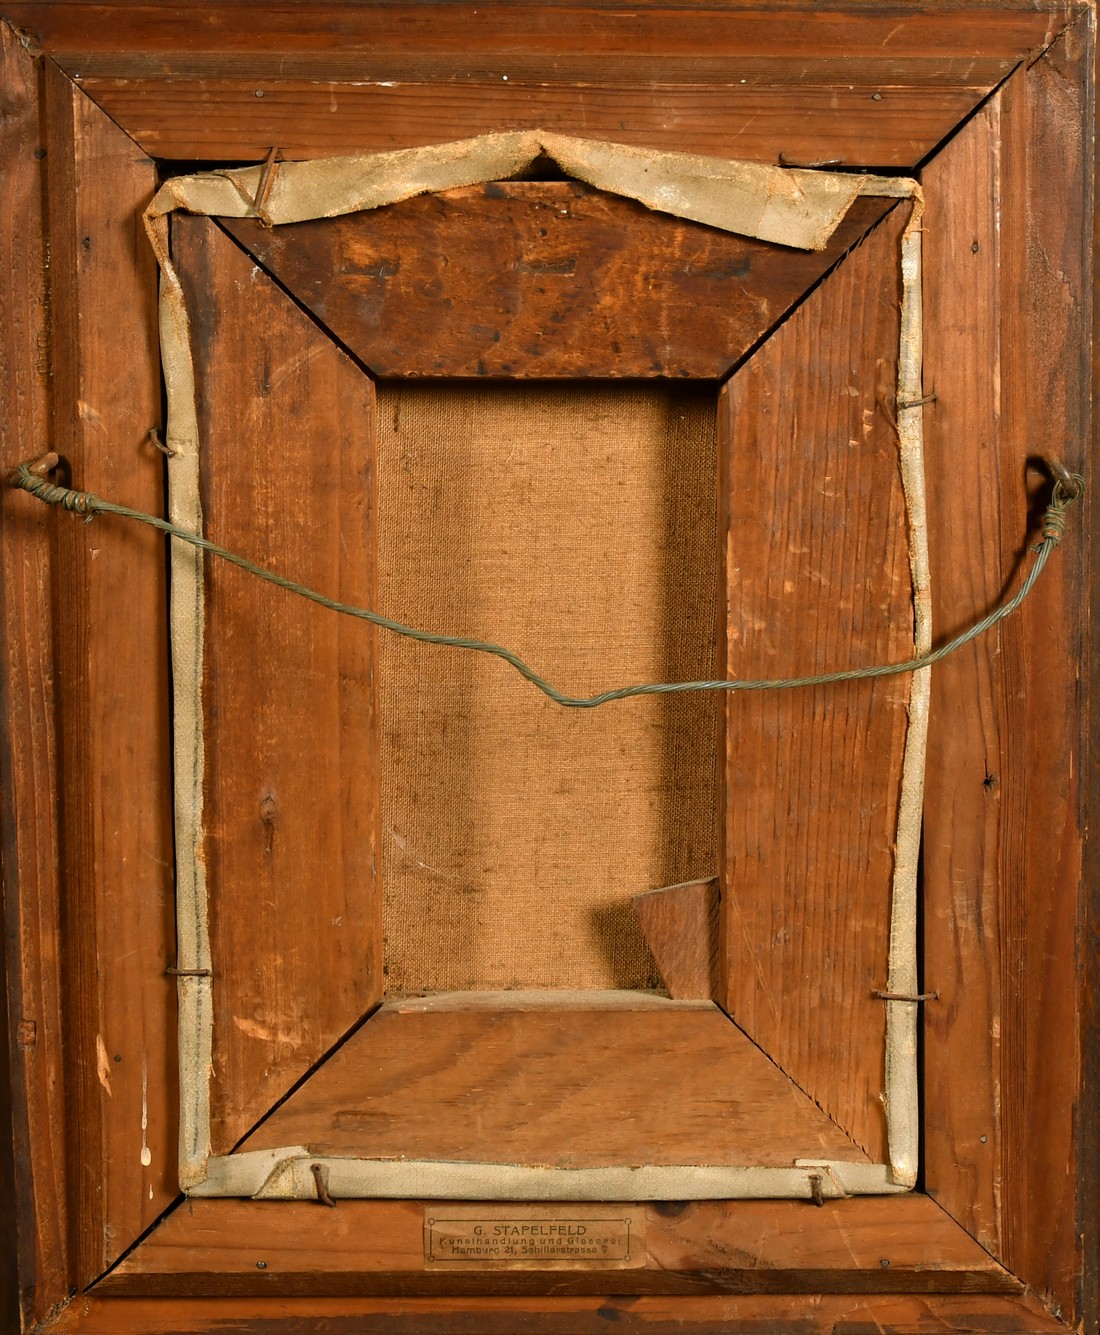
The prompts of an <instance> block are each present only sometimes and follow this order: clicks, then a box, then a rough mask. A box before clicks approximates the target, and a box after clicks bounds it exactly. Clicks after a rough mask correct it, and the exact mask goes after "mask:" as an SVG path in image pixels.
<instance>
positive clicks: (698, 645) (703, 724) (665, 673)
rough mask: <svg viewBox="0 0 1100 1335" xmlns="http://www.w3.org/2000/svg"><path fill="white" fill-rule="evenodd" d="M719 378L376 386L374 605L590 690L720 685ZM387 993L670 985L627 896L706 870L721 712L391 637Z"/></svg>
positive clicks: (710, 860)
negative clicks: (704, 383) (557, 691)
mask: <svg viewBox="0 0 1100 1335" xmlns="http://www.w3.org/2000/svg"><path fill="white" fill-rule="evenodd" d="M715 467H716V452H715V394H714V391H713V389H705V388H699V387H683V386H662V385H656V384H651V385H645V386H638V385H603V386H591V385H590V386H583V387H581V386H576V385H564V386H551V385H547V384H535V385H516V384H511V385H477V386H464V385H457V384H450V385H447V386H441V385H439V384H420V385H416V384H408V383H405V384H397V383H389V384H384V385H382V386H380V389H379V455H378V477H379V543H380V552H379V590H380V593H379V606H380V610H382V611H383V612H388V613H392V614H394V615H398V616H401V617H402V618H404V619H406V620H408V621H409V622H411V623H413V624H415V625H421V626H427V627H431V628H432V629H437V630H442V631H447V632H451V633H458V634H462V635H467V636H478V637H483V638H487V639H494V640H496V641H498V642H500V643H503V644H506V645H508V646H509V647H510V648H513V649H515V650H516V651H517V652H519V653H520V654H521V655H522V656H523V657H524V658H526V659H527V660H528V661H529V662H531V663H532V664H533V665H535V666H536V667H537V668H538V669H539V670H541V671H543V672H544V673H545V674H547V675H549V676H550V677H551V678H552V679H553V680H554V681H555V682H556V683H558V684H559V685H563V686H565V687H567V688H569V689H571V690H576V691H578V692H579V691H584V692H590V691H595V690H596V689H598V688H602V687H606V686H610V685H619V684H623V683H628V682H632V681H643V680H672V679H676V678H699V677H710V676H713V675H714V672H715V668H716V663H715V657H716V655H715V590H716V571H717V556H716V532H715V512H716V480H715ZM380 673H381V695H382V732H383V754H382V774H383V792H382V810H383V847H384V859H383V869H382V876H383V887H384V906H385V907H384V920H385V951H386V963H387V970H388V973H387V987H388V990H389V991H390V992H391V993H402V992H406V993H407V992H416V991H421V990H435V989H442V990H446V989H495V988H518V987H525V988H542V987H560V988H612V987H616V988H624V987H625V988H646V987H654V986H657V985H658V984H659V978H658V975H657V973H656V969H655V966H654V963H653V960H652V957H651V956H650V953H649V950H648V948H647V946H646V944H645V941H644V939H643V937H642V935H641V932H640V931H639V928H638V926H637V923H636V921H635V918H634V913H633V910H632V908H631V905H630V897H631V895H633V894H637V893H638V892H640V891H643V890H647V889H651V888H653V887H656V886H661V885H668V884H672V883H675V882H678V881H684V880H688V879H691V878H694V877H702V876H709V875H712V874H713V873H714V871H715V869H716V866H717V855H716V848H715V843H716V725H717V717H718V715H717V710H718V707H719V705H718V701H717V699H716V698H715V697H714V696H711V695H695V696H693V695H686V696H673V697H662V698H655V697H649V698H643V699H634V700H629V701H622V702H618V703H616V704H612V705H609V706H605V707H603V708H601V709H598V710H592V711H569V710H564V709H562V708H560V707H559V706H557V705H555V704H553V703H551V702H550V701H549V700H546V699H545V698H543V697H541V696H540V695H538V694H537V692H536V691H535V690H534V688H532V687H531V686H530V685H528V684H527V683H525V682H523V681H522V680H521V679H520V678H518V677H517V676H516V674H515V673H514V672H513V671H512V670H511V669H510V668H508V667H507V666H506V665H505V664H503V663H501V662H499V661H496V660H491V659H487V658H485V657H483V656H481V655H475V654H469V653H463V652H462V651H458V650H450V649H438V648H429V647H426V646H422V645H416V644H413V643H410V642H409V641H407V640H398V639H396V638H395V637H392V636H382V637H381V645H380Z"/></svg>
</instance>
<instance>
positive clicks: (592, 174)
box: [145, 131, 931, 1200]
mask: <svg viewBox="0 0 1100 1335" xmlns="http://www.w3.org/2000/svg"><path fill="white" fill-rule="evenodd" d="M543 154H545V155H546V156H547V157H549V158H551V159H552V160H553V161H554V162H556V163H557V165H558V166H559V167H560V168H561V169H562V170H563V171H564V172H566V173H567V174H568V175H569V176H572V177H575V178H576V179H578V180H581V181H585V182H587V183H588V184H590V185H593V186H595V187H597V188H598V189H601V190H607V191H609V192H611V193H613V194H619V195H625V196H627V197H629V198H631V199H636V200H638V201H639V202H640V203H642V204H644V205H646V206H647V207H648V208H652V209H655V210H658V211H660V212H663V213H669V214H672V215H674V216H677V217H682V218H689V219H692V220H693V221H695V222H700V223H704V224H706V225H708V226H711V227H716V228H719V229H721V230H723V231H729V232H735V233H737V234H739V235H743V236H748V237H755V238H757V239H760V240H763V241H769V242H773V243H776V244H780V245H786V246H791V247H794V248H797V249H803V250H818V249H821V248H822V247H823V246H825V245H826V244H827V243H828V240H829V238H830V236H831V235H832V233H833V232H834V231H835V229H836V227H837V225H838V224H839V223H840V221H841V219H842V218H843V217H844V214H845V213H846V211H847V210H848V208H849V207H850V206H851V204H852V203H853V202H854V201H855V200H856V199H857V198H859V197H860V196H866V195H871V196H880V197H881V196H885V197H889V198H895V199H912V200H913V213H912V216H911V218H910V221H909V225H908V226H907V228H906V230H905V233H904V237H903V240H902V260H901V265H902V308H901V342H900V347H899V356H898V412H897V420H898V435H899V448H900V453H901V471H902V481H903V485H904V491H905V501H906V512H907V515H908V522H909V535H910V563H911V570H912V580H913V589H914V602H915V606H916V614H915V623H916V639H915V652H916V653H918V654H919V653H921V652H923V651H925V650H926V649H927V648H928V647H929V646H930V643H931V626H930V622H929V616H928V611H929V597H928V553H927V535H926V530H925V522H924V473H923V460H922V446H921V440H922V433H921V416H922V414H921V409H920V406H919V403H918V400H920V398H921V397H922V394H921V337H920V331H921V306H920V230H919V218H920V212H921V208H922V202H921V195H920V187H919V186H918V185H917V183H916V182H915V181H912V180H908V179H903V178H898V177H887V176H857V175H851V174H847V173H841V172H816V171H812V170H802V169H795V170H792V169H788V168H783V167H771V166H767V165H765V164H762V163H756V162H736V161H727V160H723V159H718V158H703V157H697V156H695V155H693V154H687V153H664V152H658V151H656V150H647V149H639V148H632V147H629V146H626V145H622V144H608V143H599V142H594V141H590V140H584V139H575V138H570V137H567V136H564V135H555V134H548V133H545V132H543V131H526V132H522V133H511V134H495V135H483V136H481V137H479V138H477V139H467V140H461V141H459V142H457V143H451V144H440V145H432V146H430V147H426V148H414V149H403V150H400V151H398V152H393V153H375V154H369V155H366V156H362V157H350V158H326V159H322V160H319V161H313V162H287V163H279V164H277V166H275V165H273V164H269V165H268V166H267V167H266V168H265V167H263V166H257V167H245V168H240V169H237V170H234V171H215V172H203V173H199V174H196V175H192V176H180V177H175V178H174V179H172V180H170V181H167V182H166V183H165V184H164V185H163V186H162V187H161V189H160V190H159V191H158V192H157V194H156V196H155V197H154V199H153V201H152V203H151V204H150V205H149V208H148V210H147V211H146V215H145V224H146V230H147V232H148V234H149V238H150V241H151V243H152V245H153V249H154V251H155V253H156V256H157V261H158V263H159V265H160V270H161V298H160V336H161V357H162V364H163V369H164V378H165V384H166V389H167V399H168V428H167V445H168V449H169V451H170V457H169V462H168V478H169V518H170V519H171V521H172V522H173V523H174V524H178V525H179V526H180V527H182V528H186V529H189V530H190V531H191V532H194V533H201V532H202V505H201V501H200V495H199V430H198V419H197V413H196V407H195V381H194V367H193V363H192V360H191V343H190V325H189V320H188V315H187V308H186V304H185V302H184V297H183V290H182V287H181V285H180V282H179V278H178V276H177V274H176V272H175V269H174V268H173V266H172V262H171V257H170V255H169V248H168V216H169V215H170V214H171V213H172V212H173V211H174V210H176V209H183V210H185V211H187V212H190V213H199V214H207V215H210V216H215V217H233V218H242V217H256V216H262V217H263V218H264V220H265V221H267V222H269V223H271V224H273V225H278V224H280V223H289V222H300V221H304V220H306V219H314V218H331V217H337V216H339V215H341V214H346V213H353V212H358V211H361V210H364V209H372V208H379V207H381V206H383V205H386V204H392V203H396V202H397V201H399V200H402V199H410V198H412V197H413V196H415V195H419V194H424V193H426V192H432V191H438V190H447V189H452V188H454V187H456V186H463V185H475V184H478V183H480V182H483V181H489V180H501V179H505V178H507V177H510V176H515V175H516V174H518V173H520V172H522V171H523V170H524V169H525V168H527V167H528V166H530V165H531V163H533V162H534V161H535V160H536V159H537V158H538V157H540V156H541V155H543ZM257 201H258V202H259V208H257V207H256V203H257ZM906 404H910V405H912V406H907V407H903V406H902V405H906ZM171 551H172V554H171V571H172V611H171V641H172V672H173V687H174V691H173V695H174V705H173V708H174V727H175V791H174V800H175V821H176V858H177V874H176V885H177V892H176V893H177V899H176V913H177V933H178V951H177V967H178V968H179V970H180V971H181V972H182V973H183V974H184V975H185V976H182V977H180V978H179V980H178V988H179V1063H180V1170H179V1171H180V1186H181V1188H182V1189H183V1190H185V1191H190V1192H192V1193H197V1192H198V1191H200V1190H201V1191H202V1192H203V1194H221V1195H253V1194H256V1188H255V1187H254V1186H253V1187H252V1189H251V1190H245V1189H244V1188H245V1186H247V1185H249V1184H247V1183H243V1182H242V1183H240V1184H239V1185H235V1184H237V1182H238V1177H237V1175H236V1170H230V1168H229V1165H230V1164H232V1163H235V1162H238V1161H241V1160H243V1159H245V1158H247V1157H248V1156H242V1155H237V1156H232V1157H231V1158H230V1159H211V1154H210V1077H211V1051H212V1046H211V1045H212V1033H213V1008H212V981H211V976H210V974H211V970H212V968H213V962H212V960H211V955H210V938H209V928H208V906H207V885H206V870H205V866H204V862H203V809H202V803H203V792H202V780H203V771H204V764H205V761H204V748H203V732H202V698H201V686H202V662H203V619H204V590H203V561H202V553H201V552H199V551H197V550H196V549H195V548H193V547H189V546H187V545H186V544H185V543H182V542H180V541H178V540H173V541H172V544H171ZM929 671H930V669H924V670H922V671H920V672H917V673H914V674H913V681H912V688H911V692H912V693H911V698H910V706H909V724H908V730H907V734H906V745H905V757H904V763H903V771H902V792H901V802H900V807H899V813H898V835H897V841H896V847H897V853H896V857H895V869H894V879H893V891H892V907H891V916H890V930H889V960H888V968H887V979H888V988H889V990H890V991H891V992H903V993H910V992H915V990H916V870H917V850H918V847H919V840H920V812H921V802H922V797H923V786H924V755H925V740H926V735H927V719H928V691H929ZM885 1004H886V1007H887V1029H886V1056H885V1063H884V1094H883V1097H884V1102H885V1106H886V1117H887V1137H888V1145H889V1157H890V1164H889V1167H888V1169H884V1170H883V1171H882V1172H881V1173H872V1174H870V1175H867V1174H863V1175H862V1176H859V1177H858V1178H857V1177H855V1176H853V1175H852V1173H851V1172H850V1171H848V1172H847V1175H846V1176H845V1175H842V1176H841V1177H838V1178H837V1179H836V1180H837V1181H839V1182H843V1183H845V1184H848V1185H845V1186H844V1188H843V1191H844V1192H846V1191H848V1190H852V1191H857V1192H858V1191H873V1192H881V1191H890V1190H898V1189H907V1188H909V1187H911V1186H912V1185H913V1182H914V1181H915V1177H916V1164H917V1158H916V1156H917V1133H918V1129H917V1106H918V1105H917V1089H916V1014H915V1004H914V1003H912V1002H907V1001H887V1002H886V1003H885ZM304 1153H306V1154H308V1152H304ZM292 1157H293V1160H294V1162H295V1163H296V1162H298V1156H297V1151H293V1155H292ZM312 1162H317V1161H316V1160H313V1161H312ZM333 1163H334V1164H336V1163H339V1164H348V1163H355V1164H358V1165H361V1167H360V1168H357V1169H356V1170H355V1171H354V1172H352V1171H351V1170H350V1169H345V1168H341V1169H340V1173H342V1174H348V1175H349V1180H354V1181H355V1182H358V1183H359V1186H358V1187H357V1188H356V1189H355V1191H349V1192H344V1193H343V1194H361V1195H377V1194H407V1193H406V1192H405V1190H404V1188H405V1187H407V1186H408V1184H409V1181H411V1179H412V1176H413V1175H414V1173H413V1170H414V1168H415V1169H416V1181H417V1184H418V1185H417V1187H416V1190H415V1191H412V1189H411V1187H410V1188H409V1192H410V1193H411V1194H415V1195H432V1194H436V1195H438V1194H439V1193H438V1192H433V1191H431V1190H429V1187H430V1184H431V1181H432V1180H434V1178H433V1175H438V1180H439V1181H440V1182H442V1181H443V1180H444V1179H445V1178H448V1177H449V1176H450V1177H453V1176H454V1173H455V1172H456V1171H458V1170H457V1169H456V1167H455V1166H453V1165H452V1166H446V1165H430V1164H420V1165H411V1164H406V1165H404V1168H403V1170H402V1171H403V1172H404V1173H405V1178H407V1179H408V1181H403V1183H402V1189H401V1190H400V1191H398V1190H394V1191H392V1192H389V1193H387V1192H383V1191H379V1190H377V1189H376V1188H377V1186H378V1182H379V1181H380V1180H381V1177H382V1176H385V1175H387V1174H388V1175H389V1177H387V1179H386V1180H387V1181H388V1180H390V1178H392V1177H393V1175H394V1174H395V1173H396V1169H395V1168H394V1166H393V1165H385V1164H382V1163H380V1162H377V1163H372V1161H369V1160H353V1161H349V1160H339V1161H333ZM847 1167H850V1166H847ZM368 1170H369V1171H368ZM307 1171H308V1170H307ZM334 1172H335V1169H334ZM372 1172H373V1173H374V1176H373V1177H372V1176H371V1173H372ZM461 1172H462V1173H464V1174H471V1173H472V1174H473V1175H474V1177H475V1178H476V1180H477V1183H478V1186H477V1190H476V1193H475V1194H476V1195H478V1196H480V1197H481V1198H483V1199H484V1198H487V1197H488V1198H491V1197H493V1196H496V1197H498V1198H501V1197H510V1198H512V1199H544V1198H546V1197H547V1190H548V1189H547V1186H546V1184H547V1183H548V1182H549V1181H550V1180H551V1179H550V1178H549V1177H547V1176H546V1175H547V1174H557V1177H555V1178H554V1179H553V1180H554V1181H555V1183H556V1184H557V1185H556V1186H555V1187H554V1189H553V1190H554V1191H558V1190H559V1189H560V1190H562V1191H565V1190H569V1189H570V1188H569V1187H568V1184H569V1183H574V1184H577V1183H580V1182H581V1180H582V1179H583V1181H584V1182H585V1183H586V1184H587V1185H585V1186H584V1188H583V1189H584V1191H585V1193H586V1194H585V1195H584V1197H583V1199H590V1200H598V1199H601V1196H600V1193H601V1192H603V1191H614V1192H616V1193H617V1192H618V1191H619V1190H620V1186H615V1187H614V1188H613V1187H612V1186H610V1185H609V1184H610V1183H611V1182H612V1180H614V1181H615V1182H617V1183H619V1184H621V1183H623V1182H625V1181H627V1180H629V1181H630V1182H631V1183H632V1184H633V1185H632V1187H631V1191H639V1190H641V1187H640V1185H639V1184H640V1183H642V1182H643V1181H645V1182H654V1183H656V1182H658V1181H659V1183H660V1188H659V1191H658V1192H657V1194H658V1195H660V1196H665V1197H674V1198H680V1199H689V1198H691V1197H692V1196H693V1195H700V1194H701V1195H719V1196H739V1195H741V1196H744V1195H767V1196H802V1195H805V1194H806V1193H807V1182H808V1181H809V1178H808V1176H807V1174H806V1173H805V1172H803V1171H800V1170H796V1169H794V1168H793V1167H792V1169H790V1170H788V1169H770V1168H768V1169H765V1168H759V1169H740V1168H739V1169H717V1168H707V1169H700V1168H691V1167H687V1166H685V1167H684V1168H649V1169H644V1168H643V1169H598V1170H583V1172H580V1173H579V1174H578V1175H576V1176H574V1175H571V1174H568V1173H565V1170H555V1169H521V1168H515V1167H508V1166H501V1165H481V1166H478V1165H463V1166H461ZM563 1173H565V1176H562V1174H563ZM639 1173H642V1174H650V1175H653V1176H651V1177H648V1178H645V1179H642V1178H639V1177H637V1176H636V1175H637V1174H639ZM502 1174H503V1176H502ZM593 1174H595V1176H593ZM616 1174H617V1175H618V1176H617V1177H616V1176H615V1175H616ZM608 1175H611V1176H608ZM624 1175H627V1176H624ZM700 1175H703V1176H700ZM291 1178H292V1180H291V1179H288V1181H289V1185H288V1188H287V1192H288V1194H293V1193H292V1191H291V1188H293V1191H294V1192H296V1191H297V1190H298V1185H297V1183H298V1179H297V1177H295V1176H293V1174H292V1175H291ZM311 1180H312V1179H311ZM337 1180H338V1181H339V1182H342V1181H343V1180H344V1179H343V1177H338V1179H337ZM463 1181H466V1179H465V1178H463ZM218 1183H221V1184H222V1185H221V1187H220V1188H219V1187H218V1186H217V1184H218ZM761 1183H766V1184H767V1185H766V1186H765V1187H761V1186H760V1184H761ZM601 1184H602V1185H601ZM705 1184H709V1185H705ZM716 1184H720V1187H719V1185H716ZM453 1186H454V1184H453V1183H452V1187H453ZM576 1189H580V1188H579V1187H577V1188H576ZM264 1191H265V1192H266V1194H268V1195H270V1194H272V1191H271V1189H270V1188H269V1187H265V1188H264ZM443 1194H445V1195H446V1194H450V1195H455V1194H456V1190H455V1189H448V1190H447V1191H445V1192H444V1193H443ZM458 1194H462V1193H461V1192H459V1193H458ZM550 1194H553V1192H551V1193H550ZM643 1194H644V1193H643ZM837 1194H843V1192H839V1191H838V1193H837ZM563 1198H564V1199H582V1197H578V1196H575V1195H573V1196H569V1195H567V1196H565V1197H563ZM640 1198H641V1196H639V1199H640Z"/></svg>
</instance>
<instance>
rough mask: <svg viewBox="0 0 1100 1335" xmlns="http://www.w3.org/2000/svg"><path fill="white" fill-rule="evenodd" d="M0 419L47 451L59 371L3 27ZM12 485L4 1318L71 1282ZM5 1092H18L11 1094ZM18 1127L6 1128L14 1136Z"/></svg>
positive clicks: (37, 216)
mask: <svg viewBox="0 0 1100 1335" xmlns="http://www.w3.org/2000/svg"><path fill="white" fill-rule="evenodd" d="M0 82H2V86H3V90H4V107H5V114H4V116H3V119H2V120H0V273H2V274H3V283H4V290H5V293H6V300H5V318H4V319H3V320H2V321H0V404H2V408H0V413H2V416H3V420H4V424H5V425H4V441H5V445H4V456H3V459H2V460H0V466H2V467H3V469H4V470H5V473H6V471H7V469H9V468H11V467H14V466H15V465H16V464H18V463H20V462H22V460H24V459H28V458H34V457H35V456H37V455H40V454H42V453H43V452H45V451H46V450H47V449H48V448H49V422H48V413H49V404H48V399H47V390H48V378H49V372H50V349H49V326H48V310H49V295H48V292H47V289H46V268H45V256H46V245H45V237H44V231H45V219H44V218H43V204H44V200H43V190H42V181H41V177H42V172H43V168H42V166H41V164H40V157H39V155H40V154H41V153H42V152H43V151H44V150H43V146H42V144H43V127H42V124H41V116H40V107H39V96H38V69H37V66H36V63H35V62H34V61H33V60H32V59H31V57H30V56H29V55H28V54H27V53H26V51H24V49H23V48H22V46H21V44H20V42H19V40H18V38H17V37H16V36H15V34H14V33H13V32H12V30H11V28H10V27H8V25H7V24H6V23H0ZM29 501H30V498H29V497H26V496H22V495H18V494H17V493H14V492H11V491H8V490H7V489H6V488H5V491H4V494H3V524H2V526H0V590H2V591H3V614H2V615H0V644H2V650H0V653H2V658H0V663H2V670H0V698H2V701H3V715H4V719H5V727H4V731H3V749H2V751H0V785H2V789H3V791H2V806H0V820H2V827H0V838H2V846H0V867H2V871H3V895H2V902H3V933H4V951H3V953H2V954H0V984H2V985H4V1003H6V1004H4V1003H0V1012H2V1013H4V1014H6V1016H7V1020H8V1024H9V1025H10V1031H9V1032H8V1033H6V1034H5V1036H4V1040H3V1053H2V1056H0V1135H3V1136H4V1137H5V1141H6V1143H5V1144H4V1147H3V1149H2V1150H0V1187H2V1189H3V1192H4V1195H3V1199H4V1201H5V1203H6V1204H5V1208H4V1210H3V1211H2V1218H3V1224H0V1249H2V1250H3V1253H4V1257H5V1260H4V1270H3V1273H2V1275H0V1322H2V1323H6V1324H9V1325H10V1327H11V1328H12V1329H21V1328H22V1326H21V1324H20V1323H21V1321H22V1322H24V1323H25V1324H26V1326H27V1327H30V1326H32V1325H35V1324H37V1323H38V1322H39V1321H42V1320H44V1319H45V1317H46V1315H47V1314H48V1313H49V1311H50V1309H51V1308H52V1307H53V1306H54V1305H55V1304H57V1303H58V1302H60V1301H61V1300H62V1299H63V1298H64V1297H65V1296H66V1294H67V1293H68V1291H69V1289H70V1287H71V1283H72V1281H71V1278H70V1273H69V1255H68V1248H69V1242H68V1224H69V1209H68V1200H67V1181H68V1179H67V1176H66V1171H65V1170H66V1165H65V1140H64V1113H63V1095H64V1084H63V1080H62V1060H61V1050H60V1042H59V1039H60V1034H61V1032H62V1025H61V963H60V959H59V956H58V914H59V910H60V904H61V890H60V857H61V853H60V838H59V836H60V824H61V822H60V818H59V794H58V780H57V738H56V709H57V700H56V694H55V689H54V683H55V670H54V634H55V628H54V613H53V607H52V604H51V598H50V594H51V590H52V588H53V581H54V578H55V571H56V562H55V553H54V550H53V540H52V535H53V533H54V530H55V527H56V524H57V520H56V519H55V518H54V517H53V516H50V515H48V514H46V513H45V512H44V511H43V510H42V509H41V508H40V507H37V506H35V505H33V504H32V503H29ZM9 1092H10V1097H9ZM9 1130H10V1132H11V1133H12V1134H11V1138H10V1139H8V1133H9Z"/></svg>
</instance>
